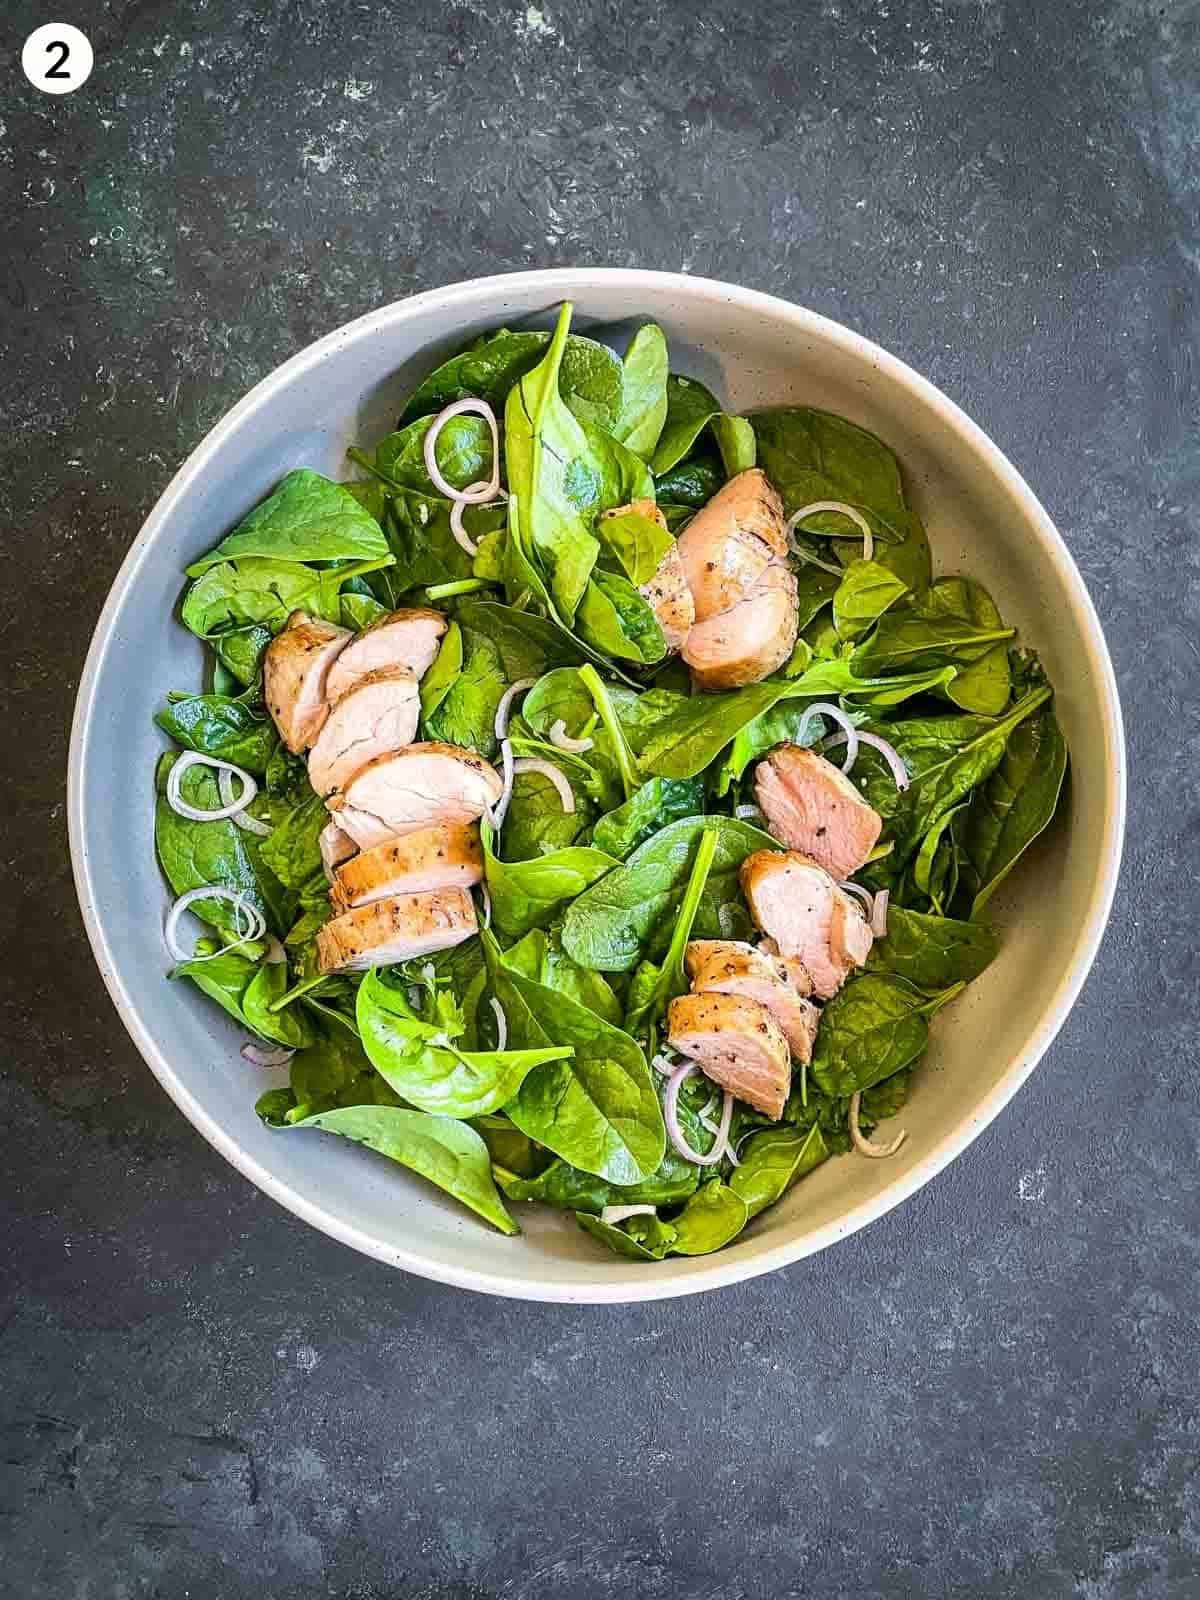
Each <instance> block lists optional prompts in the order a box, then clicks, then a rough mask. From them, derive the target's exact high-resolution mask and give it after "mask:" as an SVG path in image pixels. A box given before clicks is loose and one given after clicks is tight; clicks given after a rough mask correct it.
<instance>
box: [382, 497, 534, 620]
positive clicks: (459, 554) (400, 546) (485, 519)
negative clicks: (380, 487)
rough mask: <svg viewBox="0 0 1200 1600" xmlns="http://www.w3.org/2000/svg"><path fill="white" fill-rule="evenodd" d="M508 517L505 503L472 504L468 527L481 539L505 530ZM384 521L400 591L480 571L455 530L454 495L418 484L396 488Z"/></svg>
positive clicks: (467, 514) (465, 520)
mask: <svg viewBox="0 0 1200 1600" xmlns="http://www.w3.org/2000/svg"><path fill="white" fill-rule="evenodd" d="M506 518H507V508H506V507H505V506H504V505H503V504H502V503H498V504H493V505H487V506H468V507H467V508H466V510H465V511H464V513H463V527H464V528H465V529H466V530H467V533H468V534H469V535H470V537H471V538H472V539H473V540H475V541H476V542H478V541H480V540H481V539H484V538H486V537H487V536H488V535H489V534H491V533H497V532H499V530H501V529H502V528H503V527H504V525H505V521H506ZM383 526H384V531H385V532H386V534H387V538H388V548H389V549H390V550H391V552H392V555H393V556H394V557H395V566H394V567H393V568H392V569H391V572H390V574H389V576H390V577H391V579H392V582H393V584H394V586H395V590H396V593H397V594H403V593H404V592H405V591H406V590H408V589H416V588H427V587H428V586H429V585H430V584H435V583H448V582H453V581H454V580H455V579H462V578H471V577H474V576H475V567H474V562H473V561H472V558H471V557H470V556H469V555H468V554H467V552H466V551H465V550H464V549H463V548H462V546H461V545H460V544H459V543H458V541H457V539H455V537H454V534H453V533H452V532H451V531H450V502H449V500H442V499H441V498H439V497H438V496H437V495H434V494H430V493H422V492H421V491H420V490H418V489H399V490H396V491H395V492H394V493H392V494H390V495H389V496H388V503H387V515H386V517H385V518H384V524H383Z"/></svg>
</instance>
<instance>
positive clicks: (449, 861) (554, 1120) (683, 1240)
mask: <svg viewBox="0 0 1200 1600" xmlns="http://www.w3.org/2000/svg"><path fill="white" fill-rule="evenodd" d="M571 312H572V308H571V307H570V306H569V305H567V306H564V307H562V309H561V312H560V314H559V316H558V319H557V323H556V325H555V327H554V329H553V331H552V332H548V331H528V330H511V329H507V328H500V329H497V330H494V331H492V332H487V333H484V334H482V335H480V336H478V337H475V338H473V339H472V340H471V342H470V343H468V344H466V345H465V347H464V348H463V349H462V350H461V352H460V353H459V354H457V355H455V356H453V357H452V358H450V359H449V360H447V361H445V362H443V363H442V365H440V366H438V367H437V368H436V369H435V370H434V371H433V372H431V373H430V374H429V376H428V377H426V378H425V379H424V381H423V382H422V383H421V384H420V385H419V387H418V388H417V389H416V390H415V392H414V393H413V394H412V395H411V396H410V397H409V399H408V401H407V403H406V404H405V406H404V408H403V411H402V412H401V414H400V416H399V417H398V419H397V423H396V429H395V431H394V432H392V433H390V434H388V435H387V437H386V438H384V439H381V440H378V441H375V442H374V443H373V444H372V443H371V441H363V442H362V444H361V447H357V448H355V449H353V450H351V451H350V452H349V455H350V458H351V461H350V462H348V464H347V469H346V470H347V477H348V478H350V481H347V482H344V483H338V482H335V481H333V480H331V479H329V478H326V477H324V476H322V475H321V474H320V473H318V472H315V471H311V470H308V469H305V468H301V469H298V470H296V471H292V472H290V473H288V474H287V476H286V477H285V478H284V479H283V481H282V482H281V483H280V484H279V485H278V486H277V487H276V488H275V490H274V492H273V493H272V494H270V495H269V496H268V498H267V499H266V500H264V501H263V502H262V503H261V504H260V505H258V506H256V507H255V508H254V509H253V510H252V511H251V512H250V513H249V515H248V516H247V517H246V518H245V519H244V520H243V521H242V522H241V523H239V524H238V525H237V526H236V527H235V528H233V529H232V530H231V531H230V532H229V533H228V534H227V535H226V537H225V538H223V539H222V540H221V542H220V543H219V544H218V545H217V546H216V548H215V549H213V550H212V551H210V552H209V554H207V555H206V556H204V557H203V558H202V559H201V560H199V561H197V562H195V563H194V564H193V565H192V566H191V567H189V568H188V572H187V586H186V589H185V591H184V594H183V600H182V610H181V617H182V622H183V624H184V625H185V626H186V627H187V628H189V629H190V630H191V631H192V632H193V633H194V634H195V635H197V636H198V637H199V638H201V639H202V640H204V642H205V644H206V645H207V647H208V656H209V668H210V671H209V673H208V683H207V686H206V687H205V688H203V689H201V690H190V689H176V690H173V691H172V692H170V693H168V694H167V695H166V697H165V703H164V705H163V708H162V710H161V711H160V712H159V714H158V717H157V721H158V724H159V726H160V728H161V729H162V730H163V732H164V733H165V734H166V735H167V736H168V737H169V739H170V741H171V748H170V749H168V750H166V751H164V753H163V754H162V756H161V757H160V760H159V764H158V769H157V773H156V789H157V808H156V848H157V853H158V859H159V862H160V864H161V867H162V871H163V873H164V875H165V878H166V880H167V883H168V885H169V887H170V891H171V895H172V905H171V909H170V912H169V914H168V917H167V923H166V940H167V945H168V948H169V950H170V953H171V957H172V960H173V962H174V966H173V969H172V971H171V977H172V978H174V979H181V980H186V981H187V982H189V983H191V984H194V985H195V986H196V987H197V988H199V989H201V990H202V991H203V992H204V993H205V994H206V995H207V996H208V997H209V998H210V999H211V1000H212V1001H213V1002H215V1003H216V1004H217V1005H219V1006H221V1007H223V1008H224V1010H225V1011H226V1012H227V1013H228V1014H229V1015H230V1016H231V1017H233V1018H234V1019H235V1021H236V1022H237V1024H238V1025H239V1027H240V1028H241V1029H243V1030H244V1031H245V1033H246V1035H247V1039H246V1043H245V1045H244V1047H243V1049H242V1055H243V1056H244V1057H245V1058H246V1063H247V1064H246V1067H245V1071H246V1074H247V1097H248V1100H247V1103H248V1105H249V1103H250V1101H251V1099H254V1100H256V1101H257V1104H256V1110H257V1113H258V1116H259V1117H261V1118H262V1119H263V1121H264V1122H265V1123H267V1124H268V1125H269V1126H270V1127H272V1128H273V1129H277V1130H278V1135H277V1136H278V1137H279V1138H286V1139H292V1138H303V1139H311V1138H313V1137H314V1135H315V1131H317V1130H319V1131H322V1132H324V1133H326V1134H334V1135H338V1136H339V1137H341V1138H343V1139H350V1140H353V1141H355V1142H357V1143H359V1144H363V1145H366V1146H369V1147H370V1148H371V1149H372V1150H374V1151H376V1152H378V1153H379V1155H380V1156H382V1157H387V1158H388V1159H390V1160H391V1161H393V1162H396V1163H398V1164H399V1165H400V1166H402V1167H405V1168H407V1169H408V1170H409V1171H410V1172H413V1173H416V1174H418V1175H419V1176H420V1177H421V1178H423V1179H425V1180H427V1182H428V1183H430V1184H433V1185H436V1186H437V1187H438V1188H439V1189H441V1190H443V1191H444V1192H445V1193H446V1194H447V1195H450V1196H452V1197H453V1198H454V1199H455V1200H457V1201H459V1202H461V1204H462V1205H463V1206H465V1207H467V1208H469V1209H470V1210H471V1211H472V1212H474V1213H475V1215H476V1216H477V1217H478V1218H480V1219H481V1221H482V1222H483V1223H484V1224H488V1225H490V1226H491V1227H492V1228H494V1229H496V1230H497V1231H498V1232H500V1233H501V1234H509V1235H511V1234H517V1233H519V1232H520V1226H519V1220H518V1219H519V1217H520V1215H521V1211H522V1208H523V1207H524V1206H525V1205H527V1204H540V1205H543V1206H550V1207H553V1208H556V1209H558V1210H560V1211H563V1212H565V1213H567V1214H568V1216H569V1217H570V1215H571V1214H573V1218H574V1221H575V1222H577V1223H578V1225H579V1227H581V1228H582V1229H583V1230H584V1231H585V1232H587V1233H588V1234H590V1235H591V1236H592V1238H593V1239H594V1240H595V1241H596V1243H597V1246H598V1247H606V1248H607V1249H608V1250H611V1251H615V1252H616V1253H617V1254H619V1255H622V1256H625V1257H628V1258H632V1259H634V1260H637V1261H643V1262H649V1261H657V1260H662V1259H663V1258H665V1257H668V1256H673V1255H700V1254H705V1253H707V1252H710V1251H713V1250H717V1249H720V1248H722V1247H723V1246H725V1245H727V1244H730V1243H731V1242H733V1241H734V1240H736V1239H737V1238H738V1236H739V1235H740V1234H741V1233H742V1231H743V1230H744V1229H745V1228H746V1227H747V1226H748V1225H750V1224H751V1223H752V1220H753V1218H754V1217H756V1216H757V1215H758V1213H759V1212H761V1211H763V1210H765V1209H766V1208H767V1207H768V1206H771V1205H773V1204H775V1202H776V1201H778V1200H780V1199H781V1198H782V1197H783V1196H784V1195H785V1194H786V1193H788V1191H789V1190H791V1189H792V1188H793V1187H795V1186H796V1185H797V1184H799V1183H800V1182H801V1181H802V1180H803V1179H804V1178H805V1177H806V1175H807V1174H809V1173H811V1172H812V1171H813V1170H814V1169H815V1168H816V1167H818V1166H820V1165H821V1164H822V1163H823V1162H825V1161H827V1160H828V1159H829V1158H830V1157H832V1156H835V1155H841V1154H849V1156H850V1158H851V1159H862V1158H867V1159H875V1158H880V1157H886V1156H895V1155H896V1153H897V1151H898V1150H899V1149H900V1147H901V1144H902V1142H903V1140H904V1131H901V1132H899V1133H898V1134H897V1133H895V1131H894V1130H893V1136H892V1137H891V1138H886V1139H885V1138H882V1137H876V1136H875V1134H874V1130H875V1129H876V1126H877V1125H878V1124H880V1123H882V1122H885V1121H888V1120H889V1119H892V1118H894V1117H895V1116H896V1115H897V1113H899V1112H900V1111H901V1109H902V1107H903V1106H904V1104H905V1100H906V1098H907V1095H908V1091H909V1087H910V1084H911V1081H912V1075H913V1073H914V1071H916V1070H917V1069H918V1067H919V1064H920V1061H921V1057H922V1055H923V1053H924V1051H925V1049H926V1045H927V1042H928V1038H929V1031H930V1026H931V1019H932V1018H933V1017H934V1015H935V1013H937V1012H938V1011H939V1010H940V1009H941V1008H942V1007H944V1006H946V1005H948V1004H949V1003H951V1002H952V1001H953V1000H954V998H955V997H956V996H957V995H958V994H960V993H961V991H962V989H963V987H964V986H965V985H966V984H967V983H969V982H971V981H972V980H973V979H974V978H976V977H977V976H978V975H979V974H980V973H981V972H982V971H983V969H984V968H985V967H986V966H987V965H988V963H989V962H990V961H991V960H992V959H993V957H994V956H995V954H996V952H997V949H998V946H999V940H998V936H997V934H996V932H995V931H994V929H993V928H992V927H991V926H990V925H989V923H988V921H987V920H986V912H987V907H988V902H989V900H990V899H991V897H992V895H993V894H994V892H995V891H996V889H997V888H998V886H999V885H1000V884H1001V883H1002V882H1003V880H1004V878H1005V877H1006V876H1007V874H1008V873H1009V872H1010V871H1011V870H1012V869H1013V867H1014V866H1015V864H1016V862H1017V861H1018V859H1019V857H1020V856H1021V855H1022V853H1023V852H1024V851H1025V850H1026V848H1027V847H1028V846H1029V845H1030V843H1031V842H1032V841H1033V840H1034V839H1035V838H1036V837H1037V836H1038V835H1039V834H1040V833H1041V832H1042V831H1043V829H1044V828H1045V827H1046V826H1047V824H1048V823H1049V822H1050V820H1051V818H1052V816H1053V814H1054V811H1055V808H1056V806H1057V804H1058V800H1059V795H1060V791H1061V788H1062V784H1063V778H1064V774H1065V771H1066V765H1067V750H1066V745H1065V743H1064V740H1063V737H1062V734H1061V732H1060V730H1059V727H1058V724H1057V722H1056V720H1055V716H1054V710H1053V699H1052V691H1051V688H1050V685H1049V684H1048V683H1047V681H1046V678H1045V675H1044V673H1043V671H1042V669H1041V667H1040V666H1039V663H1038V660H1037V658H1036V656H1035V655H1034V654H1033V653H1032V652H1031V651H1029V650H1028V649H1026V648H1023V647H1021V646H1020V645H1019V644H1018V641H1017V639H1016V636H1015V631H1014V630H1013V629H1012V628H1010V627H1007V626H1006V625H1005V623H1004V621H1003V619H1002V618H1001V616H1000V613H999V612H998V610H997V608H996V606H995V604H994V602H993V600H992V598H991V596H990V595H989V594H988V592H987V590H986V589H984V588H983V587H982V585H981V584H979V583H978V582H976V581H975V580H974V579H972V578H971V577H969V576H967V575H965V574H960V575H953V576H940V577H937V578H935V577H934V576H933V573H932V568H931V561H930V550H929V544H928V541H927V538H926V534H925V530H924V528H923V526H922V523H921V519H920V517H919V516H918V514H917V512H916V511H915V510H914V508H913V506H912V504H911V503H910V499H909V495H908V492H907V489H906V485H905V482H904V478H903V474H902V471H901V468H900V465H899V463H898V462H897V461H896V459H895V457H894V456H893V455H892V453H891V451H890V450H889V449H888V448H887V446H886V445H885V444H884V443H883V442H881V441H880V440H879V439H877V438H875V437H874V436H873V435H871V434H870V433H867V432H865V431H864V430H863V429H862V428H860V427H857V426H856V425H854V424H853V423H851V422H849V421H846V420H844V419H842V418H840V417H837V416H834V415H831V414H829V413H827V412H823V411H819V410H814V409H811V408H808V407H799V406H783V407H771V408H768V409H763V410H758V411H751V412H749V413H748V414H747V415H744V416H735V415H732V414H730V413H728V412H726V411H725V410H724V409H723V408H722V405H721V402H720V400H719V399H718V398H717V397H716V396H715V395H713V394H712V393H711V392H710V391H709V390H708V389H707V388H706V387H705V386H704V384H703V383H701V382H699V381H698V380H697V379H695V378H692V377H689V376H686V375H681V374H678V373H676V372H674V371H672V370H671V368H670V362H669V354H668V348H667V342H666V339H665V337H664V334H663V332H662V330H661V329H660V328H658V327H657V326H655V325H654V324H653V323H648V324H646V325H645V326H643V327H641V328H640V329H639V331H638V332H637V333H636V334H635V335H634V337H633V338H632V340H630V341H628V343H627V345H626V347H625V348H624V353H623V356H622V355H618V354H617V353H616V352H615V351H614V350H613V349H611V348H609V346H608V345H607V344H605V343H603V342H601V341H600V340H598V339H595V338H592V337H585V336H583V335H581V334H578V333H573V332H571ZM351 474H353V476H352V477H351ZM189 917H190V918H193V919H198V923H199V928H198V929H197V926H196V923H195V922H191V923H188V924H187V925H186V926H185V919H186V918H189ZM266 1084H272V1085H274V1086H273V1087H265V1085H266ZM905 1131H907V1133H908V1135H909V1138H910V1141H911V1145H910V1148H912V1149H916V1148H918V1147H919V1143H920V1129H919V1123H918V1124H916V1125H914V1126H911V1127H908V1128H907V1129H906V1130H905Z"/></svg>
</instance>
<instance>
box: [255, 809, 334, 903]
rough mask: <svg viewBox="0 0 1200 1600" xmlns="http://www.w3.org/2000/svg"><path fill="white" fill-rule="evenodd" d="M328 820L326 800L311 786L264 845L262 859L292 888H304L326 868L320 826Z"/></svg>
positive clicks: (274, 829) (281, 880) (321, 827)
mask: <svg viewBox="0 0 1200 1600" xmlns="http://www.w3.org/2000/svg"><path fill="white" fill-rule="evenodd" d="M328 821H329V813H328V811H326V809H325V802H324V801H323V800H322V799H321V797H320V795H319V794H314V793H313V792H312V791H311V790H310V791H309V793H308V796H307V797H306V798H305V800H304V801H303V802H302V803H301V804H300V805H298V806H296V807H295V808H294V809H293V810H290V811H289V812H288V813H287V814H286V815H285V816H284V818H283V820H282V821H281V822H279V823H278V824H277V825H276V826H275V827H274V828H272V830H271V833H270V835H269V837H267V838H266V839H264V840H263V842H262V845H261V847H260V848H261V851H262V859H263V860H264V861H265V862H266V864H267V866H268V867H270V869H271V871H272V872H273V873H274V874H275V876H276V877H277V878H278V879H279V881H280V883H282V884H284V885H285V886H286V887H287V888H289V889H302V888H303V887H304V885H305V884H306V883H307V882H308V881H309V880H310V879H311V878H313V877H314V876H316V875H318V874H320V873H322V872H323V871H324V868H323V865H322V861H321V846H320V842H319V841H320V837H321V830H322V829H323V828H324V827H325V824H326V823H327V822H328Z"/></svg>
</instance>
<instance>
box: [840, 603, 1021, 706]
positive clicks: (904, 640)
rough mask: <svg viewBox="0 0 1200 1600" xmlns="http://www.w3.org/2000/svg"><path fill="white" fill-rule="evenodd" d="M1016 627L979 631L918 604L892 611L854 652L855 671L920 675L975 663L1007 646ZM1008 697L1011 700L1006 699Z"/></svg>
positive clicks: (963, 619)
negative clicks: (919, 608) (996, 648)
mask: <svg viewBox="0 0 1200 1600" xmlns="http://www.w3.org/2000/svg"><path fill="white" fill-rule="evenodd" d="M1014 632H1015V629H1013V628H1003V627H978V626H976V624H975V623H974V622H972V621H970V620H968V619H967V618H966V617H957V616H953V615H951V614H950V613H948V612H938V613H934V614H932V615H931V614H928V613H926V612H925V611H923V610H918V609H917V608H916V607H915V606H908V607H905V608H903V609H901V610H893V611H889V612H888V613H887V615H886V616H884V617H881V618H880V620H879V623H878V625H877V626H876V628H875V631H874V633H873V634H872V635H871V636H870V638H869V639H866V640H865V641H864V642H863V643H862V644H860V645H859V646H858V648H857V650H855V652H854V656H853V663H854V670H855V672H856V673H858V674H859V675H860V676H861V677H864V678H869V677H871V676H874V675H878V674H881V673H885V672H920V671H929V670H932V669H936V668H938V667H958V668H960V669H961V668H963V667H965V666H969V665H970V664H972V663H976V662H978V661H979V660H980V658H981V657H983V656H985V655H987V654H988V653H989V651H991V650H993V649H994V648H995V646H996V645H997V644H999V645H1001V647H1002V648H1006V646H1007V641H1008V640H1010V639H1011V638H1012V637H1013V634H1014ZM1006 697H1007V696H1006Z"/></svg>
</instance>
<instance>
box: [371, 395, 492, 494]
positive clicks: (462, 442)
mask: <svg viewBox="0 0 1200 1600" xmlns="http://www.w3.org/2000/svg"><path fill="white" fill-rule="evenodd" d="M432 426H433V418H432V417H420V418H418V419H417V421H416V422H410V423H409V424H408V425H407V427H404V428H401V429H400V430H399V431H398V432H397V433H389V434H388V436H387V438H386V439H381V440H380V442H379V443H378V444H377V445H376V447H375V454H374V457H373V458H371V461H370V465H371V469H372V470H373V471H374V472H377V473H379V475H380V477H383V478H386V479H387V480H388V482H389V483H391V484H394V485H395V486H396V487H397V488H404V489H417V490H419V491H420V492H421V493H422V494H424V495H429V496H434V495H437V494H439V490H438V489H437V487H436V486H435V484H434V482H433V479H432V478H431V477H430V476H429V469H428V467H427V466H426V464H425V436H426V434H427V433H428V432H429V430H430V428H431V427H432ZM433 454H434V458H435V460H436V461H437V464H438V468H439V470H440V472H441V474H442V477H443V478H445V480H446V482H447V483H450V484H453V486H454V487H455V488H456V489H467V488H469V487H470V486H471V484H473V483H479V482H486V481H487V480H488V479H490V478H491V476H492V468H493V465H494V463H493V461H492V432H491V429H490V428H489V427H488V425H487V423H486V422H485V421H484V419H483V418H482V417H477V416H475V415H474V414H472V413H466V414H463V415H460V416H457V417H451V418H450V420H449V421H448V422H445V423H443V424H442V427H441V428H440V429H439V431H438V436H437V442H436V443H435V444H434V447H433Z"/></svg>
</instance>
